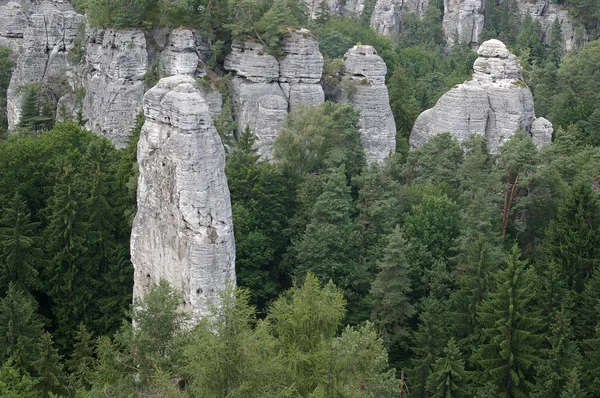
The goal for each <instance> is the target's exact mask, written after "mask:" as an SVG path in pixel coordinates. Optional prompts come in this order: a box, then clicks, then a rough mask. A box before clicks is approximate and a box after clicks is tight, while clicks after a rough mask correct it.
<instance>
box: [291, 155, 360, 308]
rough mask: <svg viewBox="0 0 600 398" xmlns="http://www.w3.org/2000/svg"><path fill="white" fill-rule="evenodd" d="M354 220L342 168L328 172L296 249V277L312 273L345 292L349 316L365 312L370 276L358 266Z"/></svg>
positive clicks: (348, 189) (356, 233)
mask: <svg viewBox="0 0 600 398" xmlns="http://www.w3.org/2000/svg"><path fill="white" fill-rule="evenodd" d="M353 216H354V208H353V204H352V198H351V196H350V187H349V186H348V185H347V182H346V173H345V167H344V166H343V165H342V166H340V167H337V168H334V169H331V170H330V171H329V174H328V178H327V183H326V184H325V190H324V192H323V193H322V194H321V195H320V196H319V197H318V198H317V201H316V202H315V204H314V206H313V209H312V214H311V219H310V222H309V223H308V225H307V226H306V230H305V232H304V235H303V236H302V238H301V239H300V241H298V242H297V243H296V244H295V245H294V248H293V250H294V253H295V260H296V267H297V268H296V270H295V272H296V275H298V276H302V275H305V274H306V273H308V272H312V273H314V274H315V275H316V276H318V277H319V278H321V279H323V280H324V281H329V280H332V281H333V282H334V283H335V284H336V285H337V286H338V287H340V288H342V289H344V291H345V294H346V298H347V300H348V302H349V306H350V316H353V315H354V314H356V312H355V311H358V310H359V308H362V300H363V299H364V297H365V296H366V294H367V293H368V289H369V275H368V273H367V270H366V267H364V266H363V264H361V263H360V262H359V249H360V248H359V243H360V241H359V235H358V230H357V224H356V222H355V221H354V219H353ZM361 311H364V308H362V309H361ZM365 315H366V316H365ZM366 317H368V314H362V315H360V318H361V319H364V318H366Z"/></svg>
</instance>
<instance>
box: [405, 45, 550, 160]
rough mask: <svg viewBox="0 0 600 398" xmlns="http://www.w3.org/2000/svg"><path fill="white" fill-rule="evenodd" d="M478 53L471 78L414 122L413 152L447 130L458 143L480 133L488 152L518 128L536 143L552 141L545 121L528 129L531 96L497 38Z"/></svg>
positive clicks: (531, 116)
mask: <svg viewBox="0 0 600 398" xmlns="http://www.w3.org/2000/svg"><path fill="white" fill-rule="evenodd" d="M478 54H479V58H477V60H476V61H475V64H474V65H473V69H474V73H473V78H472V80H470V81H466V82H465V83H463V84H460V85H458V86H456V87H455V88H453V89H452V90H450V91H448V92H447V93H446V94H444V95H443V96H442V97H441V98H440V99H439V100H438V102H437V104H436V105H435V107H433V108H432V109H428V110H426V111H425V112H423V113H422V114H421V115H420V116H419V117H418V118H417V121H416V122H415V125H414V127H413V130H412V132H411V135H410V146H411V148H412V149H417V148H419V147H421V146H422V145H423V144H424V143H425V142H426V141H427V140H429V139H430V138H431V137H433V136H435V135H437V134H440V133H443V132H450V133H451V134H453V135H454V136H455V137H456V138H457V140H458V141H459V142H463V141H466V140H467V139H469V137H470V136H471V135H472V134H481V135H485V136H486V137H487V140H488V149H489V150H490V152H492V153H496V152H498V150H499V148H500V146H502V144H504V142H506V140H507V139H508V138H510V137H511V136H512V135H514V134H515V132H516V131H517V130H519V129H523V130H525V131H526V132H529V133H532V132H534V131H535V133H534V134H535V138H534V140H535V141H536V143H539V145H541V143H545V142H549V140H551V137H552V125H551V124H550V122H548V121H547V120H545V119H544V120H540V121H538V122H537V123H536V124H535V129H534V128H532V125H533V124H534V121H535V113H534V109H533V96H532V94H531V91H530V90H529V88H528V87H527V86H526V85H525V83H524V82H523V79H522V76H521V69H520V67H519V64H518V60H517V58H516V57H515V56H514V55H513V54H511V53H510V52H509V51H508V49H507V48H506V46H505V45H504V44H503V43H502V42H500V41H498V40H488V41H486V42H485V43H483V44H482V45H481V47H480V48H479V50H478ZM548 124H549V126H548Z"/></svg>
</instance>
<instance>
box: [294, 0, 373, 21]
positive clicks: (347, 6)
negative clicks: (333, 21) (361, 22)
mask: <svg viewBox="0 0 600 398" xmlns="http://www.w3.org/2000/svg"><path fill="white" fill-rule="evenodd" d="M301 1H302V2H303V3H304V4H306V7H308V15H309V18H311V19H314V18H316V17H317V16H318V15H319V12H320V11H321V10H327V11H328V12H329V13H330V14H336V15H342V16H353V17H360V16H361V14H362V13H363V11H364V9H365V0H301Z"/></svg>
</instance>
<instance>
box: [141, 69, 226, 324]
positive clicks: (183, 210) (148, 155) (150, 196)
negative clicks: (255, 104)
mask: <svg viewBox="0 0 600 398" xmlns="http://www.w3.org/2000/svg"><path fill="white" fill-rule="evenodd" d="M144 115H145V118H146V119H145V123H144V126H143V128H142V131H141V133H140V140H139V144H138V163H139V168H140V175H139V179H138V193H137V202H138V211H137V214H136V216H135V219H134V222H133V229H132V232H131V260H132V262H133V265H134V290H133V294H134V297H138V298H139V297H144V295H145V294H147V293H148V292H149V290H150V288H151V286H152V285H153V284H155V283H157V282H158V281H159V280H160V279H166V280H167V281H168V282H170V283H171V285H173V286H174V287H176V288H177V289H180V290H182V291H183V295H184V303H183V307H184V308H185V309H191V310H193V312H194V313H195V315H196V316H203V315H206V314H207V308H208V307H207V305H208V301H209V300H217V302H218V296H217V292H218V291H219V290H221V289H224V288H225V287H226V286H227V284H228V283H235V266H234V262H235V243H234V236H233V226H232V218H231V201H230V197H229V189H228V186H227V178H226V176H225V151H224V149H223V144H222V143H221V139H220V138H219V135H218V134H217V131H216V130H215V128H214V127H213V122H212V118H211V116H210V111H209V108H208V105H207V104H206V102H205V100H204V98H203V96H202V92H201V91H200V89H199V88H198V85H197V83H196V81H195V79H194V78H192V77H190V76H183V75H177V76H172V77H167V78H164V79H161V80H160V81H159V82H158V84H157V85H156V86H155V87H154V88H152V89H150V90H149V91H148V92H147V93H146V94H145V95H144Z"/></svg>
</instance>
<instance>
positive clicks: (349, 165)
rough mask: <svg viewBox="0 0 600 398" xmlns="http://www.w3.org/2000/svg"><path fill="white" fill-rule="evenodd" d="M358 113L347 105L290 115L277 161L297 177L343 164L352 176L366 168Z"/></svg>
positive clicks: (310, 108)
mask: <svg viewBox="0 0 600 398" xmlns="http://www.w3.org/2000/svg"><path fill="white" fill-rule="evenodd" d="M358 118H359V116H358V112H357V111H356V110H355V109H354V108H353V107H352V106H351V105H347V104H334V103H331V102H325V103H323V104H321V105H313V106H309V105H304V106H299V107H298V108H297V109H296V110H294V111H293V112H290V113H289V114H288V116H287V119H286V121H285V122H284V126H283V128H282V130H281V131H280V132H279V134H278V135H277V138H276V140H275V144H274V147H273V149H274V158H275V159H276V160H277V161H278V162H279V164H280V165H281V166H282V167H283V168H285V169H287V170H290V171H294V172H297V173H315V172H323V171H325V170H326V169H327V168H329V167H331V166H338V165H340V164H344V165H345V166H346V171H347V172H348V174H349V175H356V174H358V172H359V170H360V169H361V168H362V167H363V166H364V164H365V160H364V152H363V150H362V145H361V143H360V137H359V132H358V120H359V119H358Z"/></svg>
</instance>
